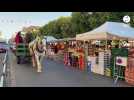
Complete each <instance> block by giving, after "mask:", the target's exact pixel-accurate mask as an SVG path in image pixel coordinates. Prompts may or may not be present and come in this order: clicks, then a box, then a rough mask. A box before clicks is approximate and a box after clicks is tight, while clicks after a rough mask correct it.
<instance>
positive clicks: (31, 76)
mask: <svg viewBox="0 0 134 100" xmlns="http://www.w3.org/2000/svg"><path fill="white" fill-rule="evenodd" d="M9 60H10V67H11V68H10V69H11V79H12V82H11V87H129V85H128V84H127V83H125V82H124V81H118V83H117V84H114V80H113V79H111V78H109V77H106V76H101V75H98V74H94V73H89V74H88V73H86V72H81V71H79V70H76V69H73V68H69V67H67V66H64V65H63V63H62V62H56V61H52V60H48V59H46V58H45V59H44V62H43V72H42V73H37V72H36V69H35V68H33V67H32V65H31V64H19V65H18V64H17V63H16V57H15V56H14V55H13V54H12V53H9Z"/></svg>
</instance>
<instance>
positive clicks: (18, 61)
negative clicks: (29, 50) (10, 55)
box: [17, 56, 20, 64]
mask: <svg viewBox="0 0 134 100" xmlns="http://www.w3.org/2000/svg"><path fill="white" fill-rule="evenodd" d="M17 64H20V57H19V56H18V57H17Z"/></svg>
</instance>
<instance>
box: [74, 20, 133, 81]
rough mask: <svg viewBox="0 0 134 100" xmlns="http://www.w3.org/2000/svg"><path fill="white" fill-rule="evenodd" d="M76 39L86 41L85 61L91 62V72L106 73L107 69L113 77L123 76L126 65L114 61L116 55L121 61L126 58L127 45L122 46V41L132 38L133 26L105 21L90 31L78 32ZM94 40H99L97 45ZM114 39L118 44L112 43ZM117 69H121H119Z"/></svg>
mask: <svg viewBox="0 0 134 100" xmlns="http://www.w3.org/2000/svg"><path fill="white" fill-rule="evenodd" d="M76 40H80V41H88V44H89V46H88V56H87V58H88V60H87V61H88V62H90V63H91V64H90V65H91V71H92V72H94V73H98V74H101V75H108V71H111V75H112V76H113V77H114V76H116V77H117V76H119V78H120V77H123V78H124V77H125V75H124V71H125V69H126V67H127V66H128V65H127V64H126V65H122V64H121V65H119V64H117V63H116V61H117V57H122V58H120V60H122V61H124V60H123V59H124V58H128V57H127V55H128V53H127V52H128V46H126V47H124V44H122V43H123V42H122V41H130V40H134V28H132V27H130V26H129V25H127V24H124V23H118V22H106V23H104V24H103V25H101V26H100V27H98V28H96V29H94V30H92V31H90V32H86V33H83V34H78V35H77V36H76ZM96 40H97V41H98V40H99V42H100V43H99V45H96V44H97V43H96ZM115 41H118V45H113V42H115ZM94 42H95V43H94ZM102 42H103V43H104V45H102V44H103V43H102ZM129 48H130V46H129ZM131 48H132V47H131ZM123 52H124V53H123ZM123 57H124V58H123ZM118 61H119V60H118ZM110 62H111V63H110ZM121 63H122V62H121ZM132 67H134V66H132ZM119 69H121V70H120V71H119ZM122 71H123V72H122ZM120 72H122V73H123V74H120ZM133 73H134V72H133Z"/></svg>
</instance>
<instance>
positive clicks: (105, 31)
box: [76, 22, 134, 40]
mask: <svg viewBox="0 0 134 100" xmlns="http://www.w3.org/2000/svg"><path fill="white" fill-rule="evenodd" d="M114 39H117V40H119V39H125V40H126V39H127V40H134V28H132V27H130V26H129V25H127V24H124V23H118V22H106V23H104V24H103V25H101V26H100V27H98V28H96V29H94V30H92V31H90V32H86V33H83V34H78V35H76V40H114Z"/></svg>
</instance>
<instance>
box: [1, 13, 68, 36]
mask: <svg viewBox="0 0 134 100" xmlns="http://www.w3.org/2000/svg"><path fill="white" fill-rule="evenodd" d="M70 15H71V12H0V32H1V33H2V35H1V37H2V38H5V39H9V38H10V37H11V36H12V34H14V33H15V32H17V31H20V30H22V28H23V27H26V26H31V25H33V26H43V25H45V24H47V23H48V22H49V21H52V20H54V19H57V18H59V17H61V16H70Z"/></svg>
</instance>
